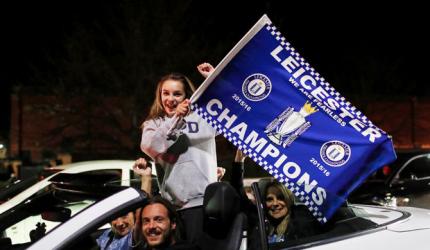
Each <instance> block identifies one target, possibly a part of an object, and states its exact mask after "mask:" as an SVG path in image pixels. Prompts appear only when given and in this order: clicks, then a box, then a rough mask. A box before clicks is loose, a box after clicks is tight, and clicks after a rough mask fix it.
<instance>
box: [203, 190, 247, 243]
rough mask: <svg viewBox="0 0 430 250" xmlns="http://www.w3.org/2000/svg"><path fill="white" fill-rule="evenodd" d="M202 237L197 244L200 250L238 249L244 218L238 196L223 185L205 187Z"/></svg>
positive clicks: (244, 222)
mask: <svg viewBox="0 0 430 250" xmlns="http://www.w3.org/2000/svg"><path fill="white" fill-rule="evenodd" d="M203 214H204V218H203V233H202V235H201V236H200V238H199V239H198V240H197V245H198V246H199V247H200V248H201V249H202V250H215V249H229V250H236V249H239V248H240V246H241V243H242V236H243V232H244V231H245V230H246V216H245V214H244V213H243V212H241V211H240V202H239V195H238V194H237V192H236V190H235V189H234V188H233V187H232V186H231V185H230V184H229V183H226V182H215V183H212V184H210V185H208V186H207V188H206V190H205V194H204V200H203Z"/></svg>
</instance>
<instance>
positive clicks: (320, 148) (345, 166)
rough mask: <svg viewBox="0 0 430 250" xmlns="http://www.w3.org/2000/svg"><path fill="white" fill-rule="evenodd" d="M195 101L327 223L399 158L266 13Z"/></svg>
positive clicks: (223, 131) (195, 107)
mask: <svg viewBox="0 0 430 250" xmlns="http://www.w3.org/2000/svg"><path fill="white" fill-rule="evenodd" d="M191 101H192V106H191V107H192V109H193V110H194V111H195V112H197V113H198V114H199V115H200V116H202V117H203V118H204V119H205V120H206V121H207V122H208V123H209V124H210V125H211V126H213V127H214V128H216V129H217V130H218V132H220V133H221V134H223V135H224V136H225V137H226V138H227V139H228V140H229V141H230V142H232V143H233V144H234V145H236V146H237V147H239V148H240V149H241V150H242V151H243V152H244V153H246V154H247V155H248V156H249V157H251V158H252V159H253V160H254V161H255V162H256V163H257V164H259V165H260V166H261V167H263V168H264V169H265V170H267V171H268V172H269V173H270V174H271V175H272V176H274V177H275V178H276V179H277V180H279V181H280V182H281V183H283V184H284V185H286V186H287V187H288V188H289V189H290V190H291V191H292V192H293V193H294V194H295V195H296V196H297V197H299V198H300V199H301V200H302V201H303V203H304V204H306V205H307V206H308V208H309V210H310V211H311V212H312V213H313V215H314V216H315V217H317V219H318V220H319V221H320V222H322V223H324V222H326V221H327V220H328V219H329V218H330V217H331V216H332V215H333V214H334V212H335V211H336V209H337V208H338V207H339V206H341V204H342V203H343V202H344V201H345V199H346V198H347V196H348V194H349V193H350V192H351V191H352V190H353V189H354V188H355V187H357V186H358V185H359V184H360V183H361V182H363V181H364V179H366V178H367V177H368V176H369V175H370V174H371V173H372V172H374V171H375V170H377V169H378V168H379V167H381V166H383V165H384V164H387V163H389V162H391V161H393V160H394V159H395V157H396V156H395V153H394V149H393V144H392V141H391V138H390V137H389V136H388V135H387V134H386V133H385V132H384V131H382V130H381V129H379V128H377V127H376V126H375V125H374V124H372V122H371V121H369V120H368V119H367V118H366V116H364V115H363V114H362V113H361V112H360V111H358V110H357V109H356V108H355V107H354V106H352V105H351V104H350V103H349V102H348V101H346V100H345V98H344V97H342V96H341V95H340V94H339V93H338V92H337V91H336V90H335V89H334V88H333V87H332V86H331V85H330V84H329V83H327V82H326V81H325V79H324V78H322V77H321V76H320V75H319V74H318V73H317V72H316V71H315V70H314V69H313V68H312V67H311V66H310V65H309V64H308V63H307V62H306V61H305V60H304V59H303V58H302V57H301V56H300V55H299V53H297V51H295V49H294V48H293V47H292V46H291V45H290V43H288V42H287V41H286V40H285V38H284V37H283V36H282V35H281V34H280V32H279V31H277V29H276V28H275V27H274V26H273V25H272V23H271V21H270V20H269V18H268V17H267V16H266V15H264V16H263V17H262V18H261V19H260V20H259V21H258V22H257V23H256V24H255V25H254V27H253V28H252V29H251V30H250V31H249V32H248V33H247V34H246V35H245V36H244V37H243V38H242V39H241V40H240V41H239V43H238V44H237V45H236V46H235V47H234V48H233V49H232V50H231V51H230V52H229V54H228V55H227V56H226V57H225V58H224V59H223V60H222V61H221V63H220V64H219V65H218V66H217V67H216V69H215V71H214V72H213V73H212V74H211V75H210V76H209V77H208V78H207V79H206V80H205V82H204V83H203V84H202V85H201V86H200V88H199V89H198V90H197V91H196V93H195V94H194V95H193V97H192V98H191Z"/></svg>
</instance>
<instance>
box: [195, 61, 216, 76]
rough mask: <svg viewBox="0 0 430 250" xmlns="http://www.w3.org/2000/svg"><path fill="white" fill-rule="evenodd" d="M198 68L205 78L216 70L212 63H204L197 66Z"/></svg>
mask: <svg viewBox="0 0 430 250" xmlns="http://www.w3.org/2000/svg"><path fill="white" fill-rule="evenodd" d="M197 70H198V71H199V72H200V74H201V75H202V76H203V77H204V78H208V76H209V75H210V74H212V72H214V70H215V68H214V67H213V66H212V65H211V64H210V63H202V64H200V65H198V66H197Z"/></svg>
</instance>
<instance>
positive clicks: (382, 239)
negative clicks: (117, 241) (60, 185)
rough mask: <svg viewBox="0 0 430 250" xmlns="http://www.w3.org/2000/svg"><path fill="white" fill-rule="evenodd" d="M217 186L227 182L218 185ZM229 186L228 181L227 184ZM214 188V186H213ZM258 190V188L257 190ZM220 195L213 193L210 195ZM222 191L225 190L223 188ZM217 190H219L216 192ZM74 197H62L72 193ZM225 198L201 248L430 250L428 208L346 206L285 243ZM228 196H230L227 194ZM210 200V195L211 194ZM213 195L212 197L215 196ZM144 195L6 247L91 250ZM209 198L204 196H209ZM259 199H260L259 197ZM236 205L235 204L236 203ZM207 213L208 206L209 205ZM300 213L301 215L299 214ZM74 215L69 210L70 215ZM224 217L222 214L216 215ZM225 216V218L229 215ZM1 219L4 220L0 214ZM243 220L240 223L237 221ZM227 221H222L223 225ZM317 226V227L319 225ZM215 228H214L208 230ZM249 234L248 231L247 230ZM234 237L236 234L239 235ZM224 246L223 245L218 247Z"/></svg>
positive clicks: (125, 196) (102, 206)
mask: <svg viewBox="0 0 430 250" xmlns="http://www.w3.org/2000/svg"><path fill="white" fill-rule="evenodd" d="M216 185H225V184H219V183H216ZM227 185H228V184H227ZM212 191H213V190H212ZM254 191H255V190H254ZM214 193H218V191H217V190H216V192H212V194H214ZM221 193H222V192H221ZM218 194H219V193H218ZM69 196H70V195H63V199H64V198H65V197H69ZM220 197H221V199H223V198H224V197H226V198H227V199H226V201H227V202H221V201H220V200H218V201H217V203H213V202H207V201H205V204H208V203H211V208H210V210H211V211H213V209H214V204H216V206H215V207H217V206H218V205H219V206H218V207H219V208H215V209H221V210H222V209H225V208H228V210H226V211H222V212H221V211H220V213H217V215H216V216H215V217H212V218H211V220H212V222H211V223H214V221H213V220H214V219H215V224H212V225H217V226H220V227H221V228H216V230H205V231H204V232H205V234H210V232H212V233H213V232H220V231H223V232H225V234H223V236H222V237H219V235H218V236H217V237H212V236H211V235H206V236H205V241H204V242H202V245H200V247H201V248H202V250H209V249H231V250H234V249H263V250H265V249H304V248H310V249H390V250H391V249H392V250H394V249H399V250H400V249H402V250H404V249H428V236H429V235H430V210H425V209H419V208H410V207H401V208H388V207H378V206H367V205H366V206H363V205H347V204H346V205H344V206H343V207H341V208H340V209H339V211H338V212H337V213H336V215H335V216H334V217H333V219H332V220H331V221H330V223H329V225H326V226H324V227H322V230H321V228H319V232H318V233H317V234H313V235H310V236H308V237H303V238H300V239H297V240H291V241H287V242H283V243H276V244H268V243H267V240H266V232H265V230H263V229H264V228H265V227H264V223H265V220H264V218H263V214H262V213H260V212H259V213H258V217H257V218H251V217H248V219H249V220H255V221H253V222H254V225H256V226H257V228H258V230H257V231H256V232H257V234H251V233H250V231H251V230H250V228H246V223H245V224H244V223H240V221H241V219H240V218H241V217H243V213H242V212H241V211H239V210H237V209H235V208H233V209H231V208H232V207H229V206H228V205H227V206H226V204H228V203H229V202H233V200H228V199H230V198H231V197H232V196H231V192H230V191H229V193H228V194H223V195H217V199H218V198H220ZM229 197H230V198H229ZM69 198H70V197H69ZM209 198H210V197H209ZM212 198H213V197H212ZM145 200H146V195H145V194H144V193H142V192H141V191H140V190H136V189H134V188H128V189H125V190H122V191H119V192H117V193H115V194H113V195H112V196H110V197H107V198H106V199H104V200H101V201H99V202H97V203H94V204H93V205H91V206H89V207H88V208H87V209H85V210H83V211H82V212H80V213H78V214H77V215H75V216H73V217H71V218H70V219H68V220H67V221H66V222H64V223H63V224H61V225H60V226H58V227H56V228H55V229H53V230H52V231H51V232H49V233H47V234H46V235H44V234H42V235H41V238H40V239H33V241H32V242H27V243H24V244H13V243H12V244H11V243H10V242H8V241H7V238H6V239H2V242H6V243H4V245H0V248H2V249H20V248H23V247H25V248H27V247H28V249H91V248H94V247H96V245H95V238H97V236H98V235H100V233H101V231H102V230H101V229H100V227H101V226H102V225H105V223H107V222H109V221H110V220H112V219H113V218H115V217H117V216H119V215H121V214H124V213H126V212H128V211H133V210H135V209H136V208H138V207H140V206H142V204H144V203H145ZM205 200H206V194H205ZM257 202H258V201H257ZM233 207H234V206H233ZM293 209H296V210H299V211H300V210H301V211H302V212H304V211H306V209H303V205H297V207H296V208H293ZM205 211H209V210H206V207H205ZM52 213H53V214H56V215H55V216H54V215H52V214H51V216H46V215H45V216H44V217H45V218H47V217H50V218H51V219H53V220H54V219H57V220H58V219H59V218H63V217H64V218H63V219H66V218H67V214H66V215H64V213H63V211H62V210H58V211H54V212H52ZM226 214H227V215H232V217H229V218H231V220H229V223H227V224H226V221H224V222H222V223H217V222H216V220H222V218H221V217H222V216H225V215H226ZM298 214H300V213H298ZM69 216H70V214H69ZM217 216H221V217H217ZM225 218H226V217H225ZM0 219H1V218H0ZM295 219H296V220H299V221H300V220H301V221H302V222H303V223H305V225H306V226H307V227H308V229H310V228H309V227H312V226H317V225H316V224H313V222H311V221H310V220H309V219H310V218H309V217H308V216H307V215H306V213H302V214H301V215H299V216H297V217H296V218H295ZM237 222H239V223H237ZM223 223H224V224H223ZM317 227H319V226H317ZM209 229H213V228H209ZM246 231H247V232H248V233H245V232H246ZM237 232H240V233H239V234H238V233H237ZM235 235H236V236H235ZM218 246H220V247H221V246H222V248H220V247H218Z"/></svg>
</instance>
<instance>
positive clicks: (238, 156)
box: [234, 149, 248, 162]
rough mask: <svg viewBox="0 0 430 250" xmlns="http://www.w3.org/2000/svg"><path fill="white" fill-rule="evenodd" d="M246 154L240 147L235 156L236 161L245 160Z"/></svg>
mask: <svg viewBox="0 0 430 250" xmlns="http://www.w3.org/2000/svg"><path fill="white" fill-rule="evenodd" d="M246 157H248V156H247V155H246V154H244V153H243V152H242V151H241V150H240V149H237V150H236V155H235V156H234V162H245V159H246Z"/></svg>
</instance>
